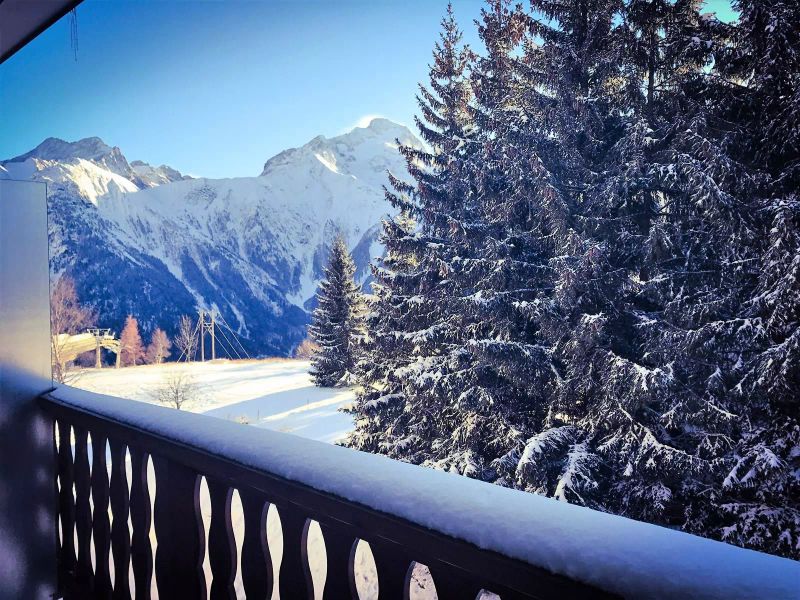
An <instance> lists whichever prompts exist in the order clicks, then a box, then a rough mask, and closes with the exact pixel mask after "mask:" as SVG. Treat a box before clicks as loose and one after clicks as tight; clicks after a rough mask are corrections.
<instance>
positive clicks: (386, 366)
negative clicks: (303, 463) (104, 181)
mask: <svg viewBox="0 0 800 600" xmlns="http://www.w3.org/2000/svg"><path fill="white" fill-rule="evenodd" d="M471 59H472V53H471V51H470V50H469V48H467V47H463V46H461V32H460V30H459V28H458V25H457V23H456V20H455V16H454V14H453V9H452V6H448V8H447V14H446V15H445V17H444V18H443V19H442V30H441V34H440V40H439V42H437V44H436V46H435V48H434V52H433V62H432V64H431V66H430V84H429V87H424V86H422V85H420V91H419V95H418V98H417V100H418V103H419V107H420V113H421V117H419V118H417V120H416V121H417V127H418V129H419V131H420V134H421V136H422V138H423V139H424V140H425V141H426V142H427V143H428V145H429V148H430V150H427V149H418V148H411V147H403V146H401V147H400V151H401V152H402V153H403V155H404V156H405V158H406V163H407V167H408V170H409V173H410V174H411V175H412V177H413V178H414V180H415V183H414V184H410V183H408V182H404V181H401V180H399V179H397V178H396V177H394V176H392V175H391V174H390V182H391V184H392V190H391V191H388V190H387V199H388V200H389V202H391V203H392V205H393V206H395V207H396V208H397V209H398V210H399V211H400V213H401V214H400V216H399V217H397V218H395V219H393V220H391V221H388V222H386V223H385V224H384V232H383V243H384V245H385V246H386V247H387V253H386V256H385V257H384V258H383V259H382V260H381V264H380V266H379V267H377V268H375V269H374V277H375V283H374V284H373V290H374V296H373V303H372V310H371V315H372V318H371V319H370V351H369V353H368V354H369V359H368V360H367V361H365V363H364V365H363V369H362V370H361V375H362V377H361V384H362V386H361V392H360V393H359V397H358V401H357V403H356V407H355V412H356V414H357V415H359V419H358V420H357V427H356V431H355V432H354V434H353V435H352V436H351V439H350V441H349V443H350V444H351V445H352V446H354V447H357V448H361V449H373V450H374V451H380V452H385V453H388V454H390V455H392V456H398V457H403V458H405V459H406V460H412V461H415V462H423V461H424V460H427V459H428V458H430V456H431V455H432V452H433V450H432V448H433V446H434V444H435V443H436V441H437V439H438V437H439V436H440V433H439V432H440V431H441V430H442V428H443V427H446V424H445V423H446V422H447V418H446V415H447V404H448V402H449V400H450V399H451V398H452V397H453V394H454V393H455V390H457V389H458V377H459V370H458V369H457V368H456V369H453V362H452V357H451V356H450V354H449V352H450V348H451V347H452V345H453V343H454V341H455V340H457V339H459V338H460V336H461V335H462V332H461V331H459V330H458V327H457V322H456V321H455V316H454V315H455V314H457V310H458V305H457V291H456V288H455V285H456V283H457V281H458V278H457V270H458V265H459V264H460V262H461V261H462V259H463V253H464V251H465V245H464V242H463V240H464V237H465V235H466V230H467V229H468V228H469V222H468V214H469V211H470V198H471V183H470V176H469V172H468V171H467V166H468V162H467V157H468V156H469V154H470V152H474V150H475V148H474V146H475V141H474V125H473V123H472V115H471V111H470V106H469V102H470V98H471V89H470V86H469V80H468V74H467V69H468V67H469V64H470V61H471ZM376 357H380V360H379V359H377V358H376ZM376 435H379V436H381V443H380V446H379V447H376V446H375V444H374V443H373V440H374V438H375V436H376Z"/></svg>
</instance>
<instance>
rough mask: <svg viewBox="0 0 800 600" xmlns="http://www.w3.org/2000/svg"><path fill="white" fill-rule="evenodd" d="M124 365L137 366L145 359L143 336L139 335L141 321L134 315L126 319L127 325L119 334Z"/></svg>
mask: <svg viewBox="0 0 800 600" xmlns="http://www.w3.org/2000/svg"><path fill="white" fill-rule="evenodd" d="M119 342H120V354H121V362H122V366H124V367H129V366H131V367H132V366H136V364H137V363H141V362H143V361H144V357H145V351H144V345H143V344H142V336H141V335H139V322H138V321H137V320H136V318H135V317H133V315H128V318H127V319H125V327H123V328H122V333H121V334H120V336H119Z"/></svg>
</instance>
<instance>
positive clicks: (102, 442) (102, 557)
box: [92, 433, 113, 600]
mask: <svg viewBox="0 0 800 600" xmlns="http://www.w3.org/2000/svg"><path fill="white" fill-rule="evenodd" d="M108 498H109V485H108V467H107V465H106V438H105V436H103V435H100V434H94V433H93V434H92V504H93V506H94V514H93V516H92V532H93V534H94V558H95V560H94V562H95V568H94V571H95V573H94V597H95V598H97V600H108V599H109V598H111V592H112V590H113V588H112V586H111V573H110V572H109V569H108V555H109V552H110V551H111V523H110V521H109V519H108Z"/></svg>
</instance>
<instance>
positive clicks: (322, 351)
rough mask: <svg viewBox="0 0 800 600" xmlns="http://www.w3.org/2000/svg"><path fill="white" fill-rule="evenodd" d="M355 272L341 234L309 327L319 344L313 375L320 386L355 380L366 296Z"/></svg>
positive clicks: (332, 254) (334, 245)
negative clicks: (358, 283)
mask: <svg viewBox="0 0 800 600" xmlns="http://www.w3.org/2000/svg"><path fill="white" fill-rule="evenodd" d="M354 274H355V264H354V263H353V259H352V257H351V256H350V253H349V252H348V250H347V245H346V244H345V241H344V239H342V238H341V237H337V238H336V239H335V240H334V242H333V247H332V248H331V254H330V259H329V261H328V266H327V267H326V268H325V280H324V281H323V282H322V283H321V284H320V289H319V292H318V293H317V302H318V304H317V308H316V309H315V310H314V315H313V318H312V322H311V326H310V327H309V333H310V335H311V337H312V338H313V340H314V341H315V342H316V343H317V344H318V345H319V350H318V352H317V353H316V354H314V356H313V357H312V359H311V376H312V378H313V380H314V383H315V384H316V385H319V386H324V387H333V386H342V385H349V384H350V383H352V379H353V373H354V371H355V365H356V358H357V357H356V353H357V346H358V343H359V340H360V339H361V338H362V337H363V334H364V325H363V319H364V307H363V297H362V294H361V291H360V290H359V288H358V285H357V284H356V283H355V281H354V280H353V276H354Z"/></svg>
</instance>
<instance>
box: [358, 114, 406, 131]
mask: <svg viewBox="0 0 800 600" xmlns="http://www.w3.org/2000/svg"><path fill="white" fill-rule="evenodd" d="M398 128H403V129H405V128H406V127H405V125H401V124H400V123H395V122H394V121H390V120H389V119H387V118H385V117H375V118H374V119H372V120H371V121H370V122H369V124H368V125H367V126H366V128H365V129H371V130H373V131H375V132H382V131H389V130H391V129H398Z"/></svg>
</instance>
